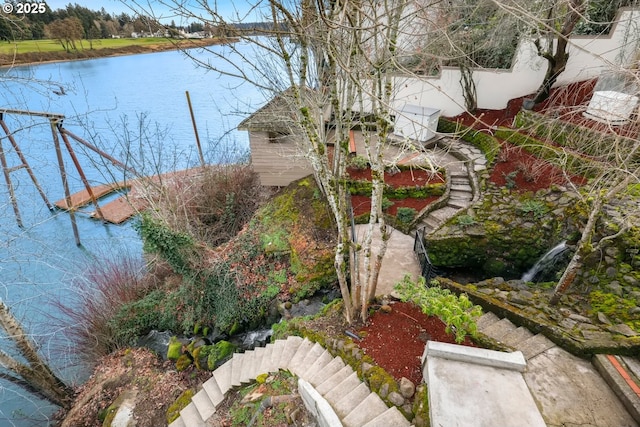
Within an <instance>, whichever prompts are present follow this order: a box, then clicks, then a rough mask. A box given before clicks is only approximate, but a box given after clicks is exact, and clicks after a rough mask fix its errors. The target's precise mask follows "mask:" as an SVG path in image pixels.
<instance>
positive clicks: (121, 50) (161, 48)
mask: <svg viewBox="0 0 640 427" xmlns="http://www.w3.org/2000/svg"><path fill="white" fill-rule="evenodd" d="M165 40H166V42H164V43H162V42H161V43H157V44H149V45H139V44H133V45H128V46H122V47H117V48H111V47H104V48H98V49H95V48H94V49H82V50H77V51H75V52H71V53H69V52H65V51H54V52H26V53H18V54H15V55H11V54H0V70H6V69H11V68H14V67H23V66H34V65H43V64H51V63H57V62H71V61H84V60H90V59H100V58H110V57H116V56H127V55H139V54H145V53H158V52H167V51H172V50H183V49H194V48H199V47H207V46H215V45H222V44H229V43H235V42H237V41H238V39H237V38H232V37H217V38H209V39H179V40H175V39H165ZM34 56H35V57H37V59H36V58H34Z"/></svg>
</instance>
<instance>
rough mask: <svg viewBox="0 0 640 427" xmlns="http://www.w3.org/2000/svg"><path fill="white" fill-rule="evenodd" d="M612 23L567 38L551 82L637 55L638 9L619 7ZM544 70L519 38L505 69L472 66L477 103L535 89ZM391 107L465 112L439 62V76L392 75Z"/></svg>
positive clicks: (491, 105)
mask: <svg viewBox="0 0 640 427" xmlns="http://www.w3.org/2000/svg"><path fill="white" fill-rule="evenodd" d="M616 21H617V23H616V24H615V25H614V26H613V28H612V29H611V32H610V33H609V34H608V35H606V36H593V37H591V36H590V37H587V36H577V37H571V38H570V41H569V61H568V63H567V67H566V70H565V71H564V73H562V74H561V75H560V77H559V78H558V81H557V82H556V84H555V86H563V85H566V84H568V83H573V82H579V81H583V80H588V79H591V78H594V77H597V76H598V75H600V73H601V72H602V71H604V70H611V69H615V68H616V67H619V66H621V65H623V66H626V65H629V64H631V62H632V61H633V60H636V61H637V60H638V58H637V57H635V56H634V55H636V52H637V48H638V31H639V30H638V24H640V10H631V9H621V10H620V12H618V16H617V19H616ZM545 72H546V60H544V59H542V58H540V57H539V56H538V55H537V52H536V48H535V45H534V44H533V41H532V40H525V41H522V42H520V44H519V47H518V49H517V53H516V57H515V59H514V61H513V66H512V68H511V69H510V70H495V69H475V70H474V72H473V78H474V81H475V83H476V90H477V98H478V108H486V109H502V108H505V107H506V106H507V102H508V101H509V100H511V99H513V98H519V97H521V96H526V95H529V94H532V93H534V92H535V91H536V90H537V89H538V87H539V86H540V84H541V83H542V80H543V79H544V75H545ZM395 87H396V91H397V92H396V94H395V102H396V105H395V107H396V108H400V107H401V106H402V105H404V104H406V103H409V104H414V105H420V106H425V107H432V108H438V109H440V110H441V111H442V115H443V116H455V115H458V114H460V113H462V112H464V111H465V105H464V97H463V95H462V88H461V86H460V71H459V69H458V68H456V67H444V68H443V69H442V71H441V73H440V75H439V76H435V77H420V78H411V77H407V76H397V77H396V79H395Z"/></svg>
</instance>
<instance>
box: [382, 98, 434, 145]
mask: <svg viewBox="0 0 640 427" xmlns="http://www.w3.org/2000/svg"><path fill="white" fill-rule="evenodd" d="M439 118H440V110H438V109H436V108H430V107H421V106H419V105H411V104H407V105H405V106H404V107H402V108H400V109H398V110H397V111H396V123H395V128H394V132H393V133H394V134H395V135H397V136H399V137H401V138H403V139H404V138H406V139H413V140H416V141H419V142H425V141H428V140H430V139H431V138H433V137H434V136H435V135H436V130H437V129H438V119H439Z"/></svg>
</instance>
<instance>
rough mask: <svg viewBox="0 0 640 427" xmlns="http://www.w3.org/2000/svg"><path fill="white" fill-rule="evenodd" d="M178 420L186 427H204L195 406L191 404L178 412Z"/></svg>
mask: <svg viewBox="0 0 640 427" xmlns="http://www.w3.org/2000/svg"><path fill="white" fill-rule="evenodd" d="M180 418H182V421H183V422H184V424H185V425H186V426H187V427H206V424H205V422H204V420H203V419H202V417H201V416H200V412H198V408H196V405H195V404H194V403H193V402H191V403H189V404H188V405H187V406H185V407H184V409H182V411H180Z"/></svg>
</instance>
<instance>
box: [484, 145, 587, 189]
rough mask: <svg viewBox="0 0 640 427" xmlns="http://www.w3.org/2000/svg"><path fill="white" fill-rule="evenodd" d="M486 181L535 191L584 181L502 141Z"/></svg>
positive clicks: (578, 183)
mask: <svg viewBox="0 0 640 427" xmlns="http://www.w3.org/2000/svg"><path fill="white" fill-rule="evenodd" d="M489 181H491V182H492V183H494V184H496V185H497V186H499V187H507V188H509V189H513V190H517V191H522V192H524V191H532V192H536V191H538V190H541V189H546V188H550V187H551V186H552V185H567V184H568V183H569V181H571V182H572V183H573V184H576V185H582V184H584V183H585V181H586V180H585V179H584V178H583V177H580V176H576V175H573V176H570V177H567V176H566V175H565V174H564V172H563V170H562V169H560V168H559V167H557V166H554V165H552V164H551V163H549V162H547V161H545V160H543V159H540V158H539V157H536V156H535V155H533V154H531V153H529V152H528V151H526V150H524V149H523V148H520V147H516V146H514V145H511V144H509V143H506V142H505V143H503V144H502V149H501V151H500V154H499V155H498V161H497V162H496V163H495V165H494V167H493V169H492V171H491V175H490V177H489Z"/></svg>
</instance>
